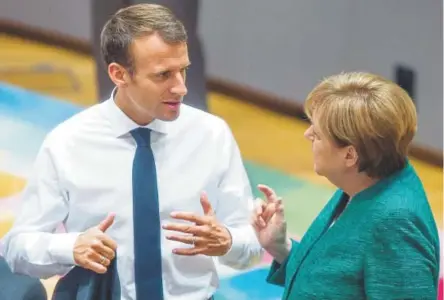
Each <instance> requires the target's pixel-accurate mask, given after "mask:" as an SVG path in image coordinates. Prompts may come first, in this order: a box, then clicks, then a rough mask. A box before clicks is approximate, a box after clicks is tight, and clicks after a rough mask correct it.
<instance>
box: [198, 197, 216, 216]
mask: <svg viewBox="0 0 444 300" xmlns="http://www.w3.org/2000/svg"><path fill="white" fill-rule="evenodd" d="M200 204H201V205H202V208H203V212H204V215H206V216H213V215H214V210H213V207H212V206H211V203H210V201H209V200H208V196H207V193H205V192H202V193H201V195H200Z"/></svg>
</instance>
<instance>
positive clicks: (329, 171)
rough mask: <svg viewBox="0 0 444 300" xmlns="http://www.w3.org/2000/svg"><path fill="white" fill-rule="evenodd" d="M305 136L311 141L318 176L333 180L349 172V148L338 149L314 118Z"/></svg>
mask: <svg viewBox="0 0 444 300" xmlns="http://www.w3.org/2000/svg"><path fill="white" fill-rule="evenodd" d="M304 136H305V137H306V138H307V139H308V140H309V141H311V144H312V152H313V160H314V170H315V172H316V173H317V174H319V175H321V176H325V177H327V179H330V180H331V179H334V178H337V177H338V176H341V174H344V173H345V172H346V171H347V169H348V166H349V162H348V161H347V160H348V153H347V152H348V150H349V149H348V148H349V147H338V146H337V145H336V144H335V143H334V142H333V141H332V140H331V139H330V138H328V137H327V136H326V135H325V134H324V133H323V132H321V130H320V129H319V127H318V125H317V122H316V119H315V118H314V117H313V119H312V124H311V126H310V127H309V128H308V129H307V130H306V131H305V133H304Z"/></svg>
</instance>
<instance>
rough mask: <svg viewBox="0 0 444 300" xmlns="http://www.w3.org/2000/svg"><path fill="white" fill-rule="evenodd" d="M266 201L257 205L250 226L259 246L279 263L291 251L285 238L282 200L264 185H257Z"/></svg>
mask: <svg viewBox="0 0 444 300" xmlns="http://www.w3.org/2000/svg"><path fill="white" fill-rule="evenodd" d="M258 189H259V190H260V191H261V192H262V193H263V194H264V195H265V198H266V201H263V200H260V202H258V203H257V205H256V209H255V212H254V214H253V218H252V225H253V227H254V229H255V230H256V234H257V237H258V240H259V243H260V244H261V246H262V247H263V248H264V249H265V250H266V251H267V252H268V253H270V255H272V256H273V257H274V259H275V260H276V261H277V262H279V263H281V262H282V261H284V260H285V258H286V257H287V256H288V254H289V253H290V250H291V240H290V239H289V238H287V223H286V221H285V217H284V205H283V203H282V198H280V197H278V196H277V195H276V193H275V191H274V190H273V189H271V188H270V187H268V186H266V185H262V184H260V185H258Z"/></svg>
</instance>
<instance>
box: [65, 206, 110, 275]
mask: <svg viewBox="0 0 444 300" xmlns="http://www.w3.org/2000/svg"><path fill="white" fill-rule="evenodd" d="M114 217H115V214H113V213H111V214H109V215H108V216H107V217H106V218H105V219H104V220H103V221H102V222H100V224H99V225H97V226H94V227H92V228H90V229H88V230H87V231H85V232H84V233H81V234H80V235H79V236H78V238H77V240H76V242H75V244H74V261H75V263H76V264H77V265H78V266H80V267H83V268H85V269H89V270H92V271H94V272H96V273H99V274H103V273H106V271H107V268H108V266H109V264H110V263H111V260H113V259H114V257H115V251H116V248H117V243H116V242H115V241H114V240H112V239H111V238H110V237H109V236H108V235H106V234H105V231H106V230H107V229H108V228H109V227H110V226H111V225H112V224H113V222H114Z"/></svg>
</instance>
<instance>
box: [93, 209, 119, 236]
mask: <svg viewBox="0 0 444 300" xmlns="http://www.w3.org/2000/svg"><path fill="white" fill-rule="evenodd" d="M115 216H116V214H115V213H109V214H108V216H107V217H106V218H105V219H104V220H103V221H102V222H100V224H99V226H97V227H98V228H99V230H100V231H102V232H105V231H106V230H107V229H108V228H109V227H110V226H111V225H113V223H114V218H115Z"/></svg>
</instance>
